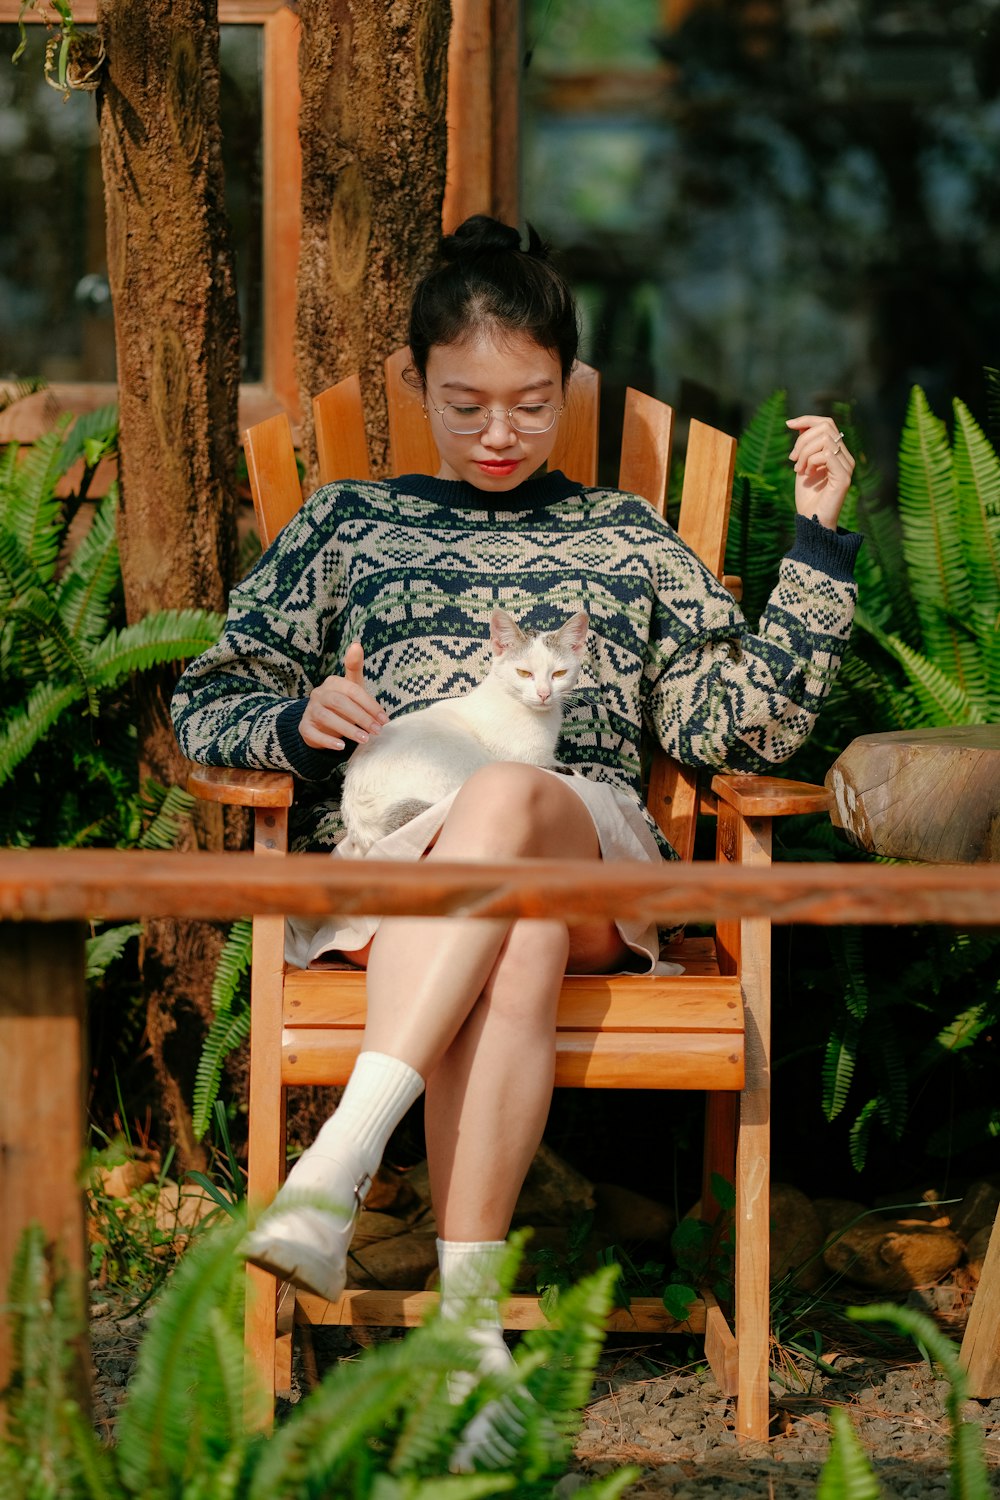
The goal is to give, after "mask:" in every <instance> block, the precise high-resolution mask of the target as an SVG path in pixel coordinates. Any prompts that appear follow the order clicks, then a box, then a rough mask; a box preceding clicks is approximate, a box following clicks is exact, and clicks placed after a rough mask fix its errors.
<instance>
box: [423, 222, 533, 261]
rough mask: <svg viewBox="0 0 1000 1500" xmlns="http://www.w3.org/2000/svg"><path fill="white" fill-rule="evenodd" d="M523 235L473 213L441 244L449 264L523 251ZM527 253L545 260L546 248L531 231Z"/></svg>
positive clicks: (509, 227)
mask: <svg viewBox="0 0 1000 1500" xmlns="http://www.w3.org/2000/svg"><path fill="white" fill-rule="evenodd" d="M520 248H521V236H520V233H519V232H518V231H517V230H516V229H512V228H511V226H510V225H509V224H501V222H500V220H499V219H491V218H490V217H489V215H488V214H473V215H472V217H471V218H469V219H466V220H465V222H464V223H462V224H460V225H459V226H458V228H457V229H456V230H455V233H454V234H449V235H446V236H445V238H444V239H443V240H442V241H441V254H442V256H443V257H444V259H445V260H446V261H456V260H466V259H473V258H477V257H479V256H480V255H503V254H510V253H511V252H513V251H517V250H520ZM528 254H529V255H532V256H536V257H538V258H539V259H544V258H545V247H544V245H543V244H542V242H541V240H540V239H539V238H538V235H537V234H536V233H535V231H534V230H533V229H532V228H531V227H530V226H529V228H528Z"/></svg>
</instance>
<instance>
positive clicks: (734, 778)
mask: <svg viewBox="0 0 1000 1500" xmlns="http://www.w3.org/2000/svg"><path fill="white" fill-rule="evenodd" d="M712 791H713V792H714V793H715V795H716V796H717V797H718V798H719V799H720V801H722V802H727V803H728V804H729V806H730V807H733V808H735V809H736V811H737V812H738V813H740V814H742V816H743V817H745V818H781V817H786V816H788V814H790V813H813V812H829V810H830V808H831V807H832V806H833V796H832V794H831V793H830V792H828V791H827V789H826V787H822V786H813V785H812V783H811V782H808V781H786V780H785V779H784V778H783V777H781V776H743V775H735V774H729V773H725V774H723V775H721V776H713V778H712Z"/></svg>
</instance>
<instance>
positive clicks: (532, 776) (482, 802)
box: [438, 761, 551, 857]
mask: <svg viewBox="0 0 1000 1500" xmlns="http://www.w3.org/2000/svg"><path fill="white" fill-rule="evenodd" d="M550 780H551V779H550V778H549V777H548V776H547V775H546V774H545V772H544V771H540V770H539V769H538V768H537V767H536V766H528V765H522V764H519V763H518V762H516V761H497V762H496V763H495V764H494V765H489V766H483V767H482V768H481V769H480V770H478V771H476V772H475V773H474V774H473V775H472V776H470V777H469V779H468V781H467V782H465V784H464V785H463V786H462V787H461V788H460V790H459V792H458V795H457V796H456V798H455V802H454V805H453V806H452V809H451V812H450V813H449V814H448V818H447V820H446V822H445V827H444V829H443V830H442V838H443V839H445V841H446V842H451V841H452V840H460V841H461V843H462V846H463V848H464V849H465V851H466V852H467V853H469V854H480V855H484V856H490V855H492V856H503V855H510V856H512V857H516V856H517V855H520V854H527V853H530V852H532V846H533V843H534V841H535V838H536V835H537V830H538V827H539V824H540V822H541V820H542V815H543V810H544V807H545V803H546V797H547V795H548V794H549V792H550ZM438 842H439V844H440V843H441V840H439V841H438Z"/></svg>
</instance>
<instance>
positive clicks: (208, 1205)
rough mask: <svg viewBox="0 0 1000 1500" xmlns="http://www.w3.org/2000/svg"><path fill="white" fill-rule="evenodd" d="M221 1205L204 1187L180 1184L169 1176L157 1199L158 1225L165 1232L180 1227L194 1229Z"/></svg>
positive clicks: (167, 1232)
mask: <svg viewBox="0 0 1000 1500" xmlns="http://www.w3.org/2000/svg"><path fill="white" fill-rule="evenodd" d="M218 1208H219V1205H218V1204H217V1203H216V1202H215V1200H214V1198H211V1197H209V1195H208V1193H206V1192H205V1191H204V1190H203V1189H202V1188H200V1187H196V1186H195V1185H194V1184H193V1183H187V1182H186V1183H184V1185H183V1186H180V1185H179V1184H178V1183H176V1182H174V1181H173V1179H172V1178H170V1177H167V1178H166V1179H165V1180H164V1183H163V1186H162V1187H161V1189H160V1193H159V1196H158V1197H157V1200H156V1219H155V1223H156V1227H157V1229H159V1230H161V1231H162V1233H164V1234H172V1233H174V1232H175V1231H177V1230H179V1229H193V1228H194V1227H195V1225H196V1224H200V1223H201V1221H202V1219H203V1218H204V1217H205V1215H206V1214H210V1213H213V1212H217V1211H218Z"/></svg>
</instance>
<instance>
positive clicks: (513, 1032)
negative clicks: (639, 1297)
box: [364, 764, 625, 1240]
mask: <svg viewBox="0 0 1000 1500" xmlns="http://www.w3.org/2000/svg"><path fill="white" fill-rule="evenodd" d="M546 855H548V856H552V855H559V856H561V857H564V858H568V859H597V858H599V857H600V848H599V845H598V840H597V834H596V831H595V829H594V825H593V822H592V821H591V818H590V815H589V813H588V812H587V810H586V808H585V807H584V805H583V803H582V802H581V801H580V799H579V798H578V797H577V796H576V794H575V793H574V792H573V791H572V790H571V789H570V788H569V787H568V786H566V785H564V784H563V783H562V782H560V781H557V780H556V779H555V778H554V777H552V776H547V775H545V773H544V772H539V771H537V770H535V769H534V768H532V767H527V766H518V765H508V764H503V765H498V766H492V767H489V768H488V769H487V770H485V771H482V772H479V773H478V774H477V776H475V777H473V778H472V779H471V780H470V781H469V782H468V783H467V784H466V786H465V787H464V788H463V790H462V792H461V793H460V794H459V796H458V797H457V798H456V799H455V803H454V805H453V807H452V810H451V812H450V813H449V815H448V819H447V821H446V822H445V825H444V827H443V829H442V831H441V835H440V837H439V838H438V841H437V843H436V844H435V846H434V848H433V849H432V850H431V852H430V854H429V855H428V862H432V861H433V860H434V859H456V858H474V859H490V858H494V859H502V858H509V857H515V856H526V857H534V858H540V857H544V856H546ZM624 951H625V950H624V945H623V944H622V942H621V938H620V937H619V935H618V931H617V929H616V928H615V927H614V925H613V923H598V924H592V925H590V926H588V927H583V928H576V929H574V930H573V933H572V934H571V935H568V934H567V931H566V928H565V926H564V925H563V924H561V923H558V922H544V921H521V922H516V923H514V924H513V925H509V924H507V923H504V922H493V921H471V922H470V921H455V922H442V921H441V920H440V919H433V920H430V921H428V920H427V919H416V920H411V919H397V920H394V921H386V922H383V924H382V925H381V927H380V928H379V931H378V934H377V935H376V937H375V939H374V942H373V943H372V947H371V953H370V956H369V959H368V1027H367V1030H366V1035H365V1044H364V1045H365V1047H366V1048H369V1047H370V1048H372V1049H374V1050H376V1051H381V1052H388V1053H391V1054H392V1055H393V1056H395V1057H399V1058H402V1059H403V1060H404V1061H406V1062H407V1063H409V1064H410V1066H411V1067H413V1068H415V1069H416V1070H417V1071H418V1072H419V1073H420V1074H421V1075H422V1076H423V1077H424V1078H426V1079H427V1100H426V1109H425V1121H426V1130H427V1151H428V1160H429V1163H430V1173H431V1182H432V1186H433V1192H434V1202H435V1209H436V1213H437V1219H438V1232H439V1234H440V1235H441V1237H442V1238H443V1239H448V1240H492V1239H502V1238H503V1237H504V1236H505V1235H506V1233H507V1230H508V1228H509V1226H510V1216H511V1213H512V1211H513V1207H514V1203H515V1201H516V1198H517V1194H518V1192H519V1191H520V1187H521V1183H522V1181H523V1178H524V1174H525V1172H526V1171H527V1168H528V1166H529V1164H530V1162H531V1159H532V1157H533V1155H534V1153H535V1151H536V1150H537V1147H538V1143H539V1141H540V1139H541V1134H542V1130H543V1128H544V1125H545V1120H546V1117H547V1115H548V1110H549V1103H550V1099H551V1094H552V1074H553V1066H554V1057H555V1037H554V1029H555V1008H556V1003H557V1000H558V995H559V987H560V983H561V980H562V976H563V975H564V974H565V972H566V969H567V963H568V962H569V965H570V966H571V967H576V968H592V969H597V970H600V969H605V968H609V967H613V966H614V965H615V964H616V963H617V962H618V961H620V959H621V957H622V955H623V953H624ZM401 979H402V982H401Z"/></svg>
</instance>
